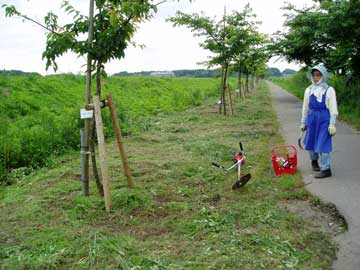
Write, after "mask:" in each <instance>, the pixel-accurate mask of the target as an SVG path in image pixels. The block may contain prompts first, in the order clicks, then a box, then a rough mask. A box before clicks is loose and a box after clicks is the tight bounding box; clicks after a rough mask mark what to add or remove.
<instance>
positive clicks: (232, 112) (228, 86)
mask: <svg viewBox="0 0 360 270" xmlns="http://www.w3.org/2000/svg"><path fill="white" fill-rule="evenodd" d="M227 89H228V93H229V102H230V110H231V115H234V109H233V104H232V98H231V88H230V84H229V83H228V84H227Z"/></svg>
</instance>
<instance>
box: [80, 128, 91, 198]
mask: <svg viewBox="0 0 360 270" xmlns="http://www.w3.org/2000/svg"><path fill="white" fill-rule="evenodd" d="M80 156H81V160H80V166H81V187H82V190H83V193H84V195H85V191H87V193H89V185H88V183H86V178H85V175H86V174H85V161H86V157H87V151H86V149H85V130H84V129H80Z"/></svg>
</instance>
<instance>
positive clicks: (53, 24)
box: [2, 0, 166, 182]
mask: <svg viewBox="0 0 360 270" xmlns="http://www.w3.org/2000/svg"><path fill="white" fill-rule="evenodd" d="M94 1H95V14H94V16H89V17H88V16H85V15H82V14H81V13H80V12H79V11H77V10H76V9H75V8H74V7H73V6H72V5H71V4H70V2H69V1H64V2H63V4H62V8H63V9H64V10H65V12H67V13H68V15H72V16H73V21H72V22H71V23H68V24H65V25H61V24H59V22H58V16H57V15H56V14H54V13H52V12H49V13H48V14H47V15H46V16H45V18H44V23H40V22H37V21H35V20H33V19H32V18H30V17H28V16H27V15H25V14H22V13H21V12H19V11H18V10H17V9H16V7H15V6H13V5H3V6H2V7H3V8H5V14H6V16H8V17H12V16H19V17H22V18H23V19H25V20H29V21H32V22H35V23H36V24H38V25H39V26H41V27H43V28H45V29H46V30H48V33H47V36H46V48H45V51H44V52H43V55H42V57H43V59H45V60H46V69H48V68H49V67H52V68H53V69H54V70H55V71H56V70H57V68H58V66H57V63H56V60H57V58H58V57H60V56H61V55H63V54H64V53H66V52H68V51H72V52H74V53H76V54H78V55H80V56H85V55H86V56H88V62H89V65H90V71H89V72H90V74H93V75H94V76H95V79H96V93H95V94H96V95H98V96H101V92H102V91H101V87H102V85H101V76H105V75H106V72H105V64H106V63H108V62H109V61H110V60H112V59H121V58H123V57H124V56H125V49H126V48H127V47H128V46H129V45H135V44H134V42H133V41H132V39H133V36H134V33H135V32H136V30H137V28H138V25H139V23H141V22H144V21H148V20H150V19H151V18H152V16H153V15H154V13H155V12H156V11H157V6H158V5H159V4H161V3H163V2H166V0H165V1H162V2H158V3H154V1H153V0H139V1H132V0H122V1H120V0H90V9H91V6H92V5H91V4H92V3H93V2H94ZM90 13H91V12H90ZM89 30H90V31H89ZM91 30H92V31H91ZM87 33H89V36H90V35H91V37H92V38H91V40H90V39H89V40H84V39H83V36H84V34H87ZM90 84H91V83H90ZM90 95H91V94H90V93H87V94H86V96H87V98H86V99H87V100H86V103H89V98H90ZM94 129H95V125H93V132H91V133H94ZM86 134H87V135H86V141H88V139H89V138H88V136H89V135H90V132H86ZM92 149H94V147H93V145H92ZM85 151H88V149H85ZM93 165H94V166H95V165H96V163H95V164H93ZM85 181H87V182H88V180H85Z"/></svg>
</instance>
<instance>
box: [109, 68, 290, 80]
mask: <svg viewBox="0 0 360 270" xmlns="http://www.w3.org/2000/svg"><path fill="white" fill-rule="evenodd" d="M155 72H157V71H141V72H127V71H121V72H118V73H115V74H113V76H151V74H152V73H155ZM220 72H221V71H220V69H180V70H173V71H172V73H173V74H174V76H175V77H188V78H216V77H219V76H220ZM294 73H296V70H292V69H285V70H284V71H282V72H281V71H280V70H279V69H278V68H272V67H270V68H268V69H267V76H269V77H282V76H289V75H292V74H294ZM236 76H237V74H236V73H231V74H230V77H236Z"/></svg>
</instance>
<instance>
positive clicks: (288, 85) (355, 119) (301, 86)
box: [271, 71, 360, 130]
mask: <svg viewBox="0 0 360 270" xmlns="http://www.w3.org/2000/svg"><path fill="white" fill-rule="evenodd" d="M271 80H272V81H273V82H275V83H276V84H278V85H279V86H281V87H282V88H284V89H286V90H287V91H289V92H290V93H292V94H294V95H295V96H297V97H299V98H300V99H303V97H304V90H305V89H306V87H308V86H309V85H310V82H309V80H308V79H307V78H306V72H304V71H301V72H298V73H296V74H294V75H293V76H290V77H286V78H275V77H273V78H271ZM329 84H330V85H331V86H333V87H334V88H335V91H336V95H337V101H338V107H339V117H340V119H342V120H345V121H347V122H348V123H349V124H351V125H352V126H354V127H355V128H357V129H358V130H360V91H359V87H360V82H358V83H353V84H351V85H350V86H348V87H347V88H346V87H345V78H339V77H336V76H334V77H331V78H330V79H329Z"/></svg>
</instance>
